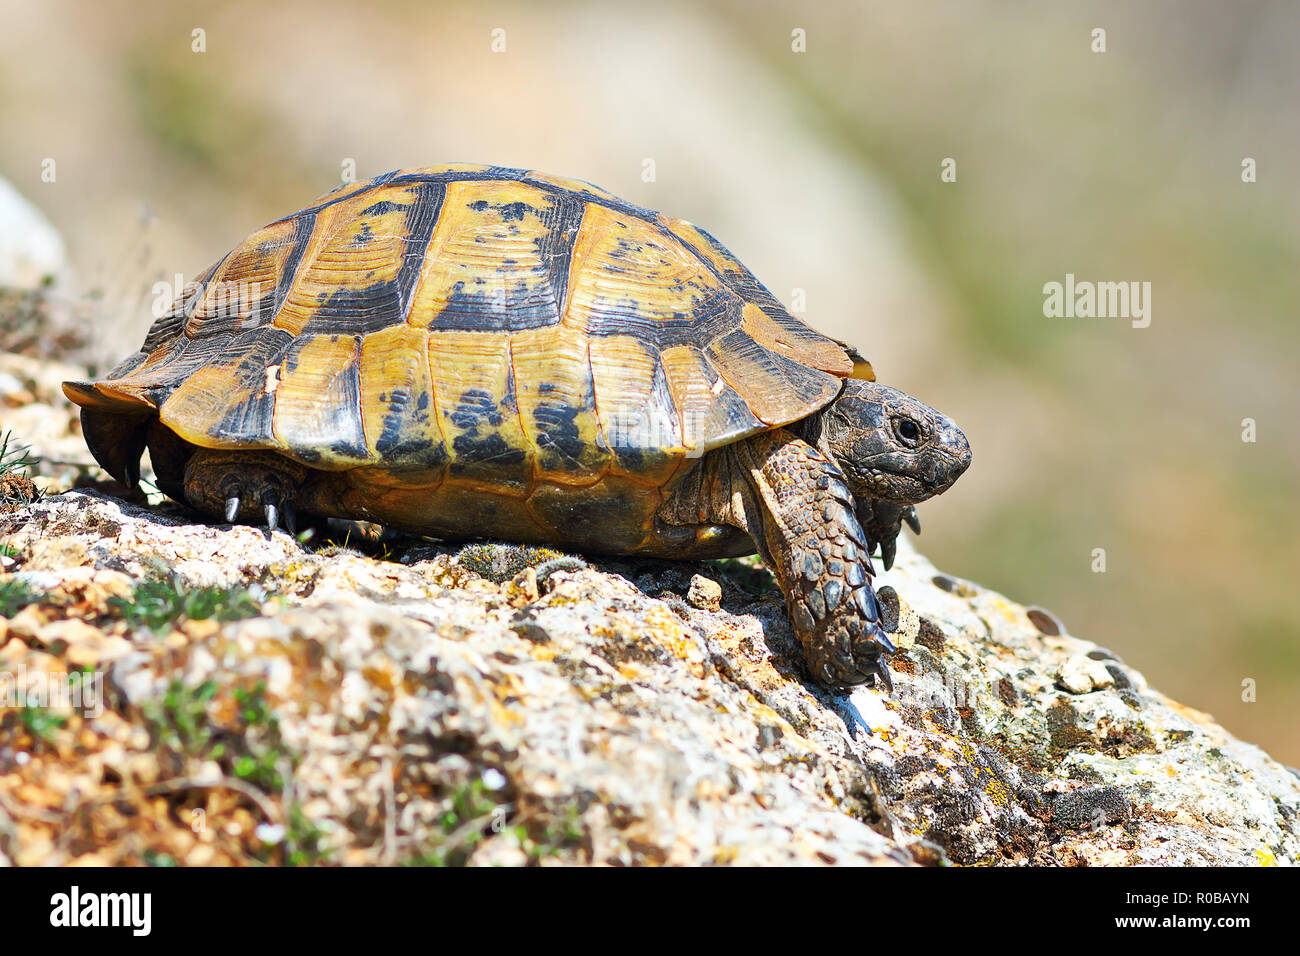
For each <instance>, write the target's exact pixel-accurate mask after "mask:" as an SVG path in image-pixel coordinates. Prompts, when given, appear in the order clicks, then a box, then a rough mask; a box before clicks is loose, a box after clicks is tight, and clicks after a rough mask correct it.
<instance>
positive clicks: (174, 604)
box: [0, 489, 1300, 865]
mask: <svg viewBox="0 0 1300 956" xmlns="http://www.w3.org/2000/svg"><path fill="white" fill-rule="evenodd" d="M0 540H3V542H4V552H3V554H4V556H3V557H0V562H3V563H4V565H5V568H4V573H0V614H3V616H2V617H0V672H2V673H4V674H8V675H12V678H11V681H10V685H9V686H10V693H11V698H12V693H13V690H14V689H15V688H16V686H17V685H18V684H20V683H22V682H24V681H27V682H31V684H30V686H31V687H34V688H36V689H37V690H40V689H41V687H42V686H44V689H45V691H46V692H47V693H52V688H53V686H54V685H53V684H52V683H50V682H49V681H48V680H45V679H44V676H43V675H46V674H51V673H54V674H68V675H76V674H77V673H78V672H84V673H85V674H86V675H88V676H86V677H85V678H82V679H79V678H78V677H76V676H72V677H68V678H64V679H63V683H62V685H61V686H69V685H73V686H78V687H79V688H80V689H83V690H86V691H87V692H88V693H87V696H86V698H85V699H83V700H81V701H80V704H81V705H82V706H80V707H77V706H74V705H75V704H76V703H77V701H75V700H72V701H68V700H58V699H54V700H48V699H42V698H40V697H39V696H38V697H36V698H33V699H32V700H28V701H27V703H28V704H32V702H33V700H34V701H35V706H27V707H21V706H10V707H8V708H6V709H5V710H4V711H3V718H0V855H3V858H4V860H7V861H9V862H13V863H19V864H38V863H68V862H103V863H116V862H128V861H129V862H155V863H157V862H164V863H166V862H176V863H188V864H203V863H224V862H243V861H251V860H265V861H270V862H292V863H313V862H319V863H343V864H359V863H381V862H383V863H398V862H431V863H464V862H468V863H471V864H523V863H543V864H545V863H615V864H643V863H670V864H674V863H683V864H689V863H761V864H771V863H809V864H817V863H873V864H876V863H878V864H913V863H922V864H944V863H957V864H1000V865H1022V864H1040V865H1123V864H1161V865H1169V864H1241V865H1259V864H1281V865H1287V864H1293V863H1295V862H1297V859H1298V858H1300V817H1298V816H1297V813H1298V812H1300V778H1297V775H1296V773H1295V772H1294V771H1291V770H1288V769H1287V768H1285V767H1283V766H1281V765H1280V764H1278V763H1276V762H1275V761H1273V760H1272V759H1270V758H1269V757H1268V756H1267V755H1266V754H1264V753H1263V752H1261V751H1260V750H1258V749H1257V748H1255V747H1252V746H1250V745H1248V744H1245V743H1242V742H1240V741H1238V740H1236V739H1234V738H1233V737H1231V736H1230V735H1229V734H1228V733H1227V732H1225V731H1224V730H1223V729H1222V728H1220V727H1218V726H1216V725H1215V723H1214V722H1213V720H1212V719H1211V718H1210V717H1208V716H1207V715H1205V714H1201V713H1198V712H1197V711H1194V710H1191V709H1189V708H1187V707H1184V706H1181V705H1179V704H1177V703H1175V702H1173V701H1171V700H1169V699H1168V698H1166V697H1164V696H1163V695H1161V694H1160V693H1158V692H1157V691H1155V690H1153V689H1151V688H1150V687H1148V686H1147V683H1146V681H1145V680H1144V679H1143V678H1142V675H1141V674H1138V673H1137V672H1135V671H1134V670H1132V669H1131V668H1129V667H1127V666H1126V665H1124V663H1123V662H1122V661H1119V660H1117V659H1115V657H1114V656H1113V655H1112V654H1110V653H1109V652H1107V651H1106V650H1105V649H1103V648H1100V647H1098V646H1097V645H1095V644H1092V643H1090V642H1088V641H1086V640H1082V639H1080V638H1077V637H1073V636H1070V635H1068V634H1066V633H1063V630H1064V629H1063V627H1062V626H1061V624H1060V623H1059V622H1058V621H1056V620H1055V618H1054V617H1053V616H1052V615H1050V614H1049V613H1047V612H1043V611H1040V610H1026V609H1025V608H1023V607H1021V606H1019V605H1017V604H1014V603H1012V602H1010V601H1008V600H1007V599H1005V598H1003V597H1002V596H1001V595H998V594H995V593H993V592H991V591H988V590H985V589H983V588H981V587H979V586H977V585H974V584H970V583H968V582H964V581H957V580H954V579H951V578H948V577H946V576H943V575H941V574H939V573H938V572H937V571H936V570H935V568H934V567H932V566H931V565H930V564H929V562H927V561H926V560H925V559H924V558H923V557H921V556H920V555H918V554H917V553H915V552H914V550H912V548H910V547H907V546H904V548H903V549H902V550H901V553H900V556H899V560H898V564H897V565H896V566H895V568H894V570H893V571H891V572H889V573H888V574H884V575H882V576H881V577H880V578H879V579H878V580H877V585H878V586H881V587H884V588H887V589H888V590H886V591H885V592H884V599H883V603H884V605H885V607H886V608H887V609H888V612H889V613H888V617H889V618H890V624H891V628H892V630H893V631H894V632H895V641H896V643H897V644H898V645H899V649H900V650H899V653H898V654H897V656H896V657H895V658H894V660H893V664H892V667H893V680H894V684H895V690H894V692H893V694H892V695H891V694H886V693H884V692H882V691H879V690H875V689H871V688H862V689H859V690H857V691H855V692H854V693H853V694H851V695H847V696H836V695H831V694H827V693H826V692H824V691H822V690H820V689H819V688H817V687H815V686H813V685H812V684H811V683H810V682H809V681H808V680H807V679H806V677H805V675H804V674H803V672H802V669H801V665H800V664H799V655H798V653H797V650H796V648H795V646H794V643H793V637H792V634H791V631H790V629H789V626H788V624H787V622H786V620H785V616H784V612H783V608H782V605H781V601H780V597H779V595H778V593H777V592H776V590H775V589H774V588H773V587H772V585H771V582H770V579H769V578H768V577H767V575H766V572H765V571H762V570H761V569H760V568H757V567H755V566H754V565H753V564H752V563H745V562H725V563H712V564H704V565H675V564H670V563H666V562H621V561H601V562H599V563H598V564H595V565H591V566H588V565H586V564H585V562H583V561H581V560H578V559H574V558H566V557H563V556H559V555H558V554H557V553H556V552H551V551H547V550H546V549H528V550H523V549H517V548H505V547H492V546H484V545H475V546H471V547H468V548H465V549H463V550H459V551H458V550H456V549H454V548H444V547H439V546H436V545H432V544H430V543H429V542H423V541H419V540H416V539H409V538H408V539H377V538H375V537H373V536H367V535H361V536H359V537H356V538H353V539H352V546H350V547H342V546H340V545H338V544H331V545H326V546H323V547H318V546H315V545H314V544H313V543H312V542H310V541H308V542H306V543H304V542H302V541H299V540H296V539H294V538H291V537H290V536H288V535H286V534H284V533H280V532H277V533H274V534H269V533H267V532H265V531H259V530H256V529H254V528H250V527H229V526H226V527H217V526H211V525H207V524H201V523H196V519H194V518H193V516H190V515H187V514H184V513H182V512H181V511H179V510H178V509H175V508H161V509H159V508H153V509H148V508H142V507H137V506H134V505H129V504H126V503H124V502H122V501H120V500H117V499H114V498H111V497H109V496H107V495H105V494H103V493H101V492H99V491H96V490H94V489H87V490H83V491H73V492H68V493H64V494H58V495H49V496H47V497H45V498H43V499H42V500H39V501H37V502H35V503H32V504H30V505H27V506H25V507H21V508H18V509H16V510H13V511H11V512H10V513H9V514H7V515H0ZM97 675H98V676H101V677H102V684H101V687H102V700H100V701H98V705H102V709H101V706H92V705H93V704H95V701H94V700H93V697H94V694H93V690H94V685H95V677H96V676H97ZM5 690H6V685H5V684H4V683H3V678H0V694H3V693H4V692H5ZM56 697H57V695H56ZM6 703H11V704H13V703H21V700H14V699H11V700H10V701H6ZM97 711H99V712H97Z"/></svg>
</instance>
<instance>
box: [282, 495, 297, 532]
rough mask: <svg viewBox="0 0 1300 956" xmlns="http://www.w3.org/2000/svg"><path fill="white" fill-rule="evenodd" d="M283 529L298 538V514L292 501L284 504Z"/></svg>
mask: <svg viewBox="0 0 1300 956" xmlns="http://www.w3.org/2000/svg"><path fill="white" fill-rule="evenodd" d="M284 528H285V530H286V531H288V532H289V534H291V535H293V536H294V537H297V536H298V512H297V510H296V509H295V508H294V506H293V502H292V501H286V502H285V503H284Z"/></svg>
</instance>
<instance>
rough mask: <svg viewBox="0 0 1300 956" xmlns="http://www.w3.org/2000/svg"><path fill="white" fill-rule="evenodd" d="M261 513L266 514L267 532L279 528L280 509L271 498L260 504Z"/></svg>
mask: <svg viewBox="0 0 1300 956" xmlns="http://www.w3.org/2000/svg"><path fill="white" fill-rule="evenodd" d="M262 511H263V512H264V513H265V514H266V530H267V531H274V530H275V529H276V528H278V527H279V526H280V507H279V505H278V504H277V503H276V501H275V500H274V499H273V498H268V499H267V500H265V501H263V502H262Z"/></svg>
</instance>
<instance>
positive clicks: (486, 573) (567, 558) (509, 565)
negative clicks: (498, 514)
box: [456, 542, 587, 584]
mask: <svg viewBox="0 0 1300 956" xmlns="http://www.w3.org/2000/svg"><path fill="white" fill-rule="evenodd" d="M456 562H457V563H458V564H459V565H460V566H461V567H462V568H465V569H466V570H468V571H473V572H474V573H475V574H477V575H479V576H480V577H484V578H487V579H488V580H489V581H492V582H495V583H496V584H502V583H504V582H506V581H509V580H510V579H511V578H513V577H514V576H515V575H516V574H518V573H519V572H520V571H522V570H523V569H524V568H528V567H533V568H537V570H538V575H539V577H543V576H544V575H547V574H552V573H554V572H556V571H563V570H572V569H576V568H585V567H586V566H587V563H586V562H585V561H583V560H582V559H581V558H575V557H573V556H572V555H567V554H564V553H563V552H562V551H556V550H555V549H554V548H535V547H531V546H529V545H520V544H499V543H496V542H483V543H477V544H470V545H466V546H465V547H463V548H461V550H460V551H459V553H457V555H456Z"/></svg>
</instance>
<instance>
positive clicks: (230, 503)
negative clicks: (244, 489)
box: [226, 495, 239, 524]
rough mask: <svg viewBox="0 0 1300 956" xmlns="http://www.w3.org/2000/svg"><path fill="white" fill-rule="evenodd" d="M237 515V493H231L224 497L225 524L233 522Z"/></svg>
mask: <svg viewBox="0 0 1300 956" xmlns="http://www.w3.org/2000/svg"><path fill="white" fill-rule="evenodd" d="M238 515H239V495H231V496H230V497H229V498H227V499H226V524H234V523H235V518H236V517H237V516H238Z"/></svg>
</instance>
